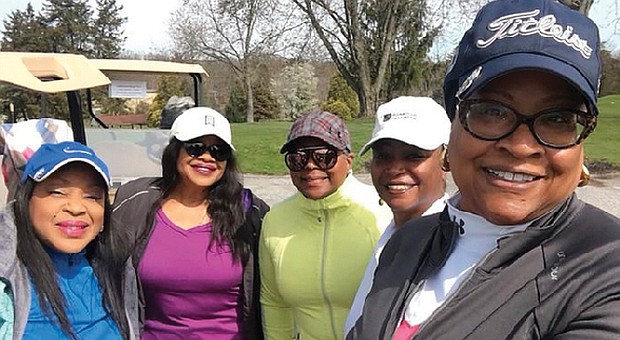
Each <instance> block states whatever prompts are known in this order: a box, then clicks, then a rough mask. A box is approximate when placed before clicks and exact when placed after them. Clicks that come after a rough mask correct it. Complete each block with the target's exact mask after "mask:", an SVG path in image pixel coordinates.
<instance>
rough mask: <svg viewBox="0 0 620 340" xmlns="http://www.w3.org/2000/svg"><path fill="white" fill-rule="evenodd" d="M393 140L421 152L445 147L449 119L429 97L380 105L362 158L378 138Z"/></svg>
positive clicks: (398, 99)
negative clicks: (411, 146)
mask: <svg viewBox="0 0 620 340" xmlns="http://www.w3.org/2000/svg"><path fill="white" fill-rule="evenodd" d="M385 138H390V139H396V140H399V141H401V142H404V143H407V144H409V145H413V146H417V147H418V148H420V149H424V150H435V149H436V148H438V147H439V146H440V145H442V144H448V139H449V138H450V120H449V119H448V115H447V114H446V111H445V110H444V108H443V107H442V106H441V105H439V104H437V102H435V101H434V100H433V99H432V98H429V97H407V96H403V97H398V98H395V99H392V100H390V101H389V102H387V103H385V104H382V105H380V106H379V109H378V110H377V118H376V120H375V128H374V129H373V131H372V138H371V139H370V140H369V141H368V143H366V145H364V147H363V148H362V150H361V151H360V155H363V154H364V153H366V151H368V149H370V148H371V147H372V144H373V143H374V142H376V141H378V140H379V139H385Z"/></svg>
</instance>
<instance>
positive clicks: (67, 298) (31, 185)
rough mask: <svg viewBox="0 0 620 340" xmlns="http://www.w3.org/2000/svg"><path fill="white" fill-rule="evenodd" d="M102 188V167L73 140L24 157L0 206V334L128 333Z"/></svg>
mask: <svg viewBox="0 0 620 340" xmlns="http://www.w3.org/2000/svg"><path fill="white" fill-rule="evenodd" d="M109 189H110V174H109V172H108V168H107V166H106V165H105V163H104V162H103V161H102V160H101V159H100V158H99V157H97V155H96V154H95V152H94V151H93V150H92V149H90V148H89V147H87V146H84V145H82V144H80V143H77V142H62V143H58V144H52V143H48V144H42V145H41V147H40V148H39V149H38V150H37V151H36V152H35V153H34V154H33V155H32V157H31V158H30V159H29V160H28V162H27V163H26V166H25V168H24V173H23V177H22V180H21V186H20V188H19V189H18V190H17V193H16V196H15V200H14V201H11V202H9V203H8V204H7V206H6V207H5V209H4V210H3V211H2V212H0V240H2V241H1V243H0V339H133V338H135V336H136V334H137V319H138V318H137V314H136V313H135V312H132V311H135V310H136V309H135V308H132V307H131V303H132V301H131V299H128V298H127V297H126V296H125V292H126V291H127V290H126V289H125V287H133V286H134V285H135V282H132V281H131V280H130V277H128V276H126V273H131V271H132V270H131V268H130V266H129V267H127V266H125V262H126V261H125V259H126V258H127V256H126V254H128V250H127V247H126V245H125V242H124V240H125V239H126V238H127V237H126V236H125V233H124V231H123V230H114V228H111V227H110V212H111V208H110V202H109V199H108V190H109ZM125 282H127V283H126V284H125ZM124 301H127V305H125V304H124ZM136 304H137V303H136Z"/></svg>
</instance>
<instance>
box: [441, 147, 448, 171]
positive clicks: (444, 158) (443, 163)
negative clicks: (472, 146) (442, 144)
mask: <svg viewBox="0 0 620 340" xmlns="http://www.w3.org/2000/svg"><path fill="white" fill-rule="evenodd" d="M441 170H443V171H445V172H449V171H450V162H449V161H448V149H443V151H442V152H441Z"/></svg>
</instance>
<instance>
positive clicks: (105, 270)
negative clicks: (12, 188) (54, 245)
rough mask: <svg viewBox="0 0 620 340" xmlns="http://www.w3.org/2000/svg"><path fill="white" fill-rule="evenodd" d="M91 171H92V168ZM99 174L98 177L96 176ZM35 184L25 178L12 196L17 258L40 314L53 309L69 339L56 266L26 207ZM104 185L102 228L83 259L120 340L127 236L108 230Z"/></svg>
mask: <svg viewBox="0 0 620 340" xmlns="http://www.w3.org/2000/svg"><path fill="white" fill-rule="evenodd" d="M92 171H95V170H94V169H93V170H92ZM98 177H99V176H98ZM37 184H38V183H37V182H35V181H34V180H32V179H31V178H28V180H27V182H26V183H25V184H24V185H22V186H20V188H19V189H18V190H17V193H16V195H15V203H14V210H13V211H14V216H15V228H16V229H17V257H18V258H19V260H20V261H21V262H22V263H23V264H24V266H25V267H26V268H27V269H28V274H29V276H30V278H31V280H32V283H33V285H34V287H35V289H36V290H37V293H38V296H39V304H40V305H41V308H42V310H43V313H44V314H45V315H46V316H47V317H48V318H50V320H54V318H52V317H51V315H52V314H51V313H52V312H53V313H54V315H55V316H56V320H57V322H58V324H59V326H60V328H61V329H62V331H63V332H64V333H65V334H66V335H67V336H68V337H70V338H72V339H76V338H77V337H76V334H75V333H74V332H73V329H72V328H71V324H70V323H69V318H68V317H67V301H66V299H65V297H64V295H63V294H62V292H61V290H60V287H59V286H58V281H57V280H56V269H55V268H54V265H53V264H52V260H51V258H50V256H49V255H48V253H47V252H46V251H45V248H44V246H43V243H42V242H41V240H40V239H39V238H38V237H37V235H36V233H35V229H34V225H33V223H32V220H31V219H30V213H29V206H30V198H31V197H32V192H33V190H34V188H35V186H36V185H37ZM100 184H101V186H102V187H103V188H105V205H104V223H103V231H102V232H100V233H99V234H98V235H97V237H95V239H94V240H93V241H91V242H90V243H89V244H88V245H87V246H86V258H87V259H88V261H89V262H90V263H91V265H92V267H93V271H94V273H95V276H96V278H97V282H98V283H99V286H100V287H101V290H102V295H103V306H104V308H105V309H106V311H107V312H108V313H110V314H111V316H112V318H113V319H114V321H116V324H117V325H118V328H119V330H120V332H121V334H122V335H123V338H124V339H129V324H128V322H127V319H126V317H125V308H124V303H123V301H124V294H123V292H124V289H123V281H124V276H125V260H126V259H127V255H126V253H127V252H126V247H127V246H126V245H124V243H125V242H126V241H125V240H127V239H128V238H127V237H125V236H124V235H121V234H119V232H120V230H118V231H117V230H111V228H110V213H111V211H112V210H111V205H110V200H109V197H108V189H107V186H106V185H105V183H104V182H103V179H101V182H100Z"/></svg>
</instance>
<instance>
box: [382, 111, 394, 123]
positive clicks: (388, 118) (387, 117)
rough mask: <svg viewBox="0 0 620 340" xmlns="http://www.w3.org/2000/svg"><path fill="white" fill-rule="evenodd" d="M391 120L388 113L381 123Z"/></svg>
mask: <svg viewBox="0 0 620 340" xmlns="http://www.w3.org/2000/svg"><path fill="white" fill-rule="evenodd" d="M391 118H392V114H391V113H388V114H386V115H385V116H383V121H384V122H387V121H388V120H390V119H391Z"/></svg>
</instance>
